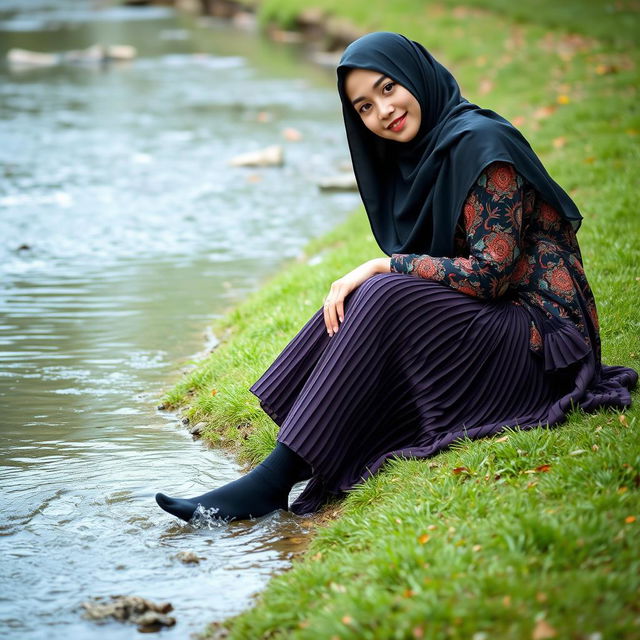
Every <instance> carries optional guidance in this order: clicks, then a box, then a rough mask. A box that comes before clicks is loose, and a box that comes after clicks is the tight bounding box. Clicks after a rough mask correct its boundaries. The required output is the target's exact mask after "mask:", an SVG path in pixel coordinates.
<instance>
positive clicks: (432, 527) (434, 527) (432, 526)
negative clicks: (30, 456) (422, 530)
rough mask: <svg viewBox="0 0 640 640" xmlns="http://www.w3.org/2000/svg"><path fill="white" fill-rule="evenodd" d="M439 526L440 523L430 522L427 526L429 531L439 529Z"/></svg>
mask: <svg viewBox="0 0 640 640" xmlns="http://www.w3.org/2000/svg"><path fill="white" fill-rule="evenodd" d="M437 528H438V525H437V524H430V525H429V526H428V527H427V529H428V530H429V531H433V530H434V529H437Z"/></svg>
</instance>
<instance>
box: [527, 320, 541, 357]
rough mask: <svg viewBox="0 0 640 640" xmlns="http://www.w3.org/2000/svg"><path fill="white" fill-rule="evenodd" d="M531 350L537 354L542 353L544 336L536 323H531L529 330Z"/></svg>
mask: <svg viewBox="0 0 640 640" xmlns="http://www.w3.org/2000/svg"><path fill="white" fill-rule="evenodd" d="M529 348H530V349H531V350H532V351H535V352H536V353H539V352H540V351H542V336H541V335H540V332H539V331H538V327H536V324H535V322H533V321H531V326H530V329H529Z"/></svg>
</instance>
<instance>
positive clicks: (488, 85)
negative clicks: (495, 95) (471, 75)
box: [478, 78, 493, 96]
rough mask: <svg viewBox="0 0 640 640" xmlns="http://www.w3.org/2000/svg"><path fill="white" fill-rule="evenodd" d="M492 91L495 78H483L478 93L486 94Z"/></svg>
mask: <svg viewBox="0 0 640 640" xmlns="http://www.w3.org/2000/svg"><path fill="white" fill-rule="evenodd" d="M491 91H493V80H489V79H488V78H483V79H482V80H480V85H479V86H478V93H479V94H480V95H481V96H486V95H487V93H491Z"/></svg>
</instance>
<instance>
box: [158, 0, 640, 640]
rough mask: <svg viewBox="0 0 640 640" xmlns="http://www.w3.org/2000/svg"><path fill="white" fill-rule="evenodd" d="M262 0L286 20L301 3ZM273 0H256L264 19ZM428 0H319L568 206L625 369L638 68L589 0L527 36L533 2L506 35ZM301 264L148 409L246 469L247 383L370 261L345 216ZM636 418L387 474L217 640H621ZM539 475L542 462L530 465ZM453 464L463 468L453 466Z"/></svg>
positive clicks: (538, 435)
mask: <svg viewBox="0 0 640 640" xmlns="http://www.w3.org/2000/svg"><path fill="white" fill-rule="evenodd" d="M278 1H279V3H280V7H282V5H283V4H285V6H286V7H288V10H289V11H290V12H293V11H294V10H295V9H296V8H302V7H303V5H304V3H303V2H302V1H301V0H278ZM332 1H333V0H318V2H317V4H318V5H321V6H322V5H325V6H331V5H330V3H331V2H332ZM274 2H275V0H273V1H272V0H265V2H264V5H263V11H264V15H274V12H273V8H272V7H273V4H274ZM446 4H448V3H445V4H443V5H438V6H430V7H429V8H424V4H423V3H417V0H405V1H404V2H399V3H388V4H387V5H384V4H382V3H377V2H375V1H374V0H369V1H368V2H364V1H358V2H353V3H350V4H347V3H346V2H342V3H340V4H338V3H337V2H333V6H334V7H338V8H339V11H340V15H342V16H345V17H347V18H350V19H352V20H354V21H356V22H358V23H359V24H363V25H364V26H367V27H370V26H373V27H377V28H380V27H383V28H385V29H389V30H395V31H400V32H403V33H405V34H406V35H408V36H410V37H413V38H414V39H416V40H419V41H421V42H423V43H424V44H426V45H427V46H428V48H430V49H431V50H432V51H433V52H434V53H435V54H436V55H437V56H438V57H439V58H440V59H441V60H442V61H443V62H444V63H445V64H447V65H448V66H449V67H450V68H452V70H453V71H454V73H455V75H456V77H457V78H458V79H459V81H460V83H461V85H462V87H463V93H464V94H465V95H466V96H467V97H468V98H469V99H470V100H473V101H476V102H478V103H480V104H482V105H483V106H487V107H490V108H494V109H495V110H497V111H498V112H500V113H501V114H503V115H505V116H506V117H507V118H509V119H511V120H512V121H514V122H516V123H517V124H518V126H519V127H520V128H521V129H522V130H523V132H524V133H525V135H526V136H527V137H528V138H529V139H530V140H531V142H532V144H533V146H534V148H535V149H536V151H537V152H538V153H539V154H540V155H541V156H542V158H543V160H544V162H545V165H546V166H547V167H548V169H549V171H550V173H551V174H552V175H553V176H554V177H555V178H556V179H557V180H558V181H559V182H560V184H562V185H563V186H564V187H565V188H567V189H568V190H569V192H570V193H571V195H572V196H573V197H574V199H575V200H576V202H577V203H578V205H579V206H580V208H581V210H582V212H583V214H584V215H585V222H584V225H583V228H582V230H581V232H580V241H581V246H582V249H583V254H584V258H585V263H586V269H587V273H588V275H589V277H590V281H591V284H592V286H593V289H594V292H595V294H596V298H597V301H598V305H599V310H600V316H601V324H602V337H603V351H604V360H605V362H610V363H616V364H627V365H631V366H634V367H635V368H636V369H638V368H640V362H639V361H640V345H639V343H638V338H637V336H638V335H639V333H640V312H639V310H638V304H637V302H638V299H639V295H638V294H639V293H640V269H639V265H640V259H639V258H640V255H639V253H640V249H639V247H640V237H639V236H640V234H639V232H638V222H637V217H636V209H637V205H636V194H637V166H638V160H639V158H638V156H639V153H638V132H639V130H640V116H639V112H638V107H637V104H636V101H637V88H636V87H637V86H638V73H637V66H638V62H639V60H638V55H637V53H636V52H635V50H634V48H633V47H632V46H631V45H630V44H625V38H626V37H628V30H627V31H625V29H627V27H624V26H623V25H622V23H621V26H620V29H615V28H612V26H611V24H612V23H611V20H609V21H608V22H607V20H604V19H603V20H602V21H600V22H599V23H598V24H595V23H590V22H589V21H585V20H584V17H581V16H582V14H581V10H582V9H583V8H584V6H588V7H590V8H591V9H593V7H595V6H596V5H595V3H586V5H585V4H584V3H579V2H571V3H568V4H569V5H571V6H572V7H573V9H574V12H573V14H572V15H574V16H575V18H576V19H575V23H574V22H568V23H567V24H568V26H569V27H570V28H571V29H575V30H581V31H582V32H583V34H584V33H586V34H587V35H581V36H576V35H573V36H571V35H567V34H566V33H564V32H563V31H559V30H551V31H550V30H549V28H548V26H541V25H549V24H553V23H554V21H555V20H556V19H557V16H558V11H556V10H554V8H553V4H552V3H549V4H546V3H540V4H539V5H536V7H538V8H537V9H536V11H535V12H534V13H529V14H527V16H528V17H529V18H530V19H531V21H530V22H528V23H524V24H523V23H517V24H516V22H515V20H514V18H517V17H518V16H514V15H513V14H512V15H511V16H510V17H505V14H504V13H500V12H499V11H498V12H496V13H490V12H487V11H478V10H475V9H465V10H461V9H457V10H451V9H448V8H447V6H446ZM474 4H479V3H476V2H474ZM480 4H483V5H485V6H489V7H493V8H498V9H500V7H501V6H502V4H501V2H500V0H487V1H486V2H483V3H480ZM555 4H558V5H559V4H560V3H555ZM566 4H567V3H565V5H566ZM418 5H419V6H420V7H422V8H421V9H420V10H419V11H418V10H417V9H416V6H418ZM626 5H629V3H626ZM626 5H624V6H626ZM563 6H564V5H563ZM629 6H631V5H629ZM371 7H377V10H375V11H374V10H371ZM591 9H590V10H591ZM514 11H515V10H514ZM371 16H375V21H374V20H373V19H372V18H371ZM520 17H521V16H520ZM636 23H637V21H636ZM625 24H626V22H625ZM607 25H608V26H607ZM614 25H615V23H614ZM590 34H596V35H599V36H601V37H603V38H604V39H603V40H600V41H597V40H594V39H593V38H592V37H591V35H590ZM607 36H610V37H607ZM306 255H307V256H309V257H312V256H316V257H317V258H318V259H317V260H314V261H312V263H311V264H307V263H306V262H305V261H301V262H299V263H297V264H293V265H291V267H290V268H288V269H287V270H285V271H284V272H283V273H281V274H279V275H278V276H276V277H275V278H273V279H272V280H271V281H270V282H268V283H267V284H266V285H265V287H264V288H263V289H262V290H261V291H259V292H257V293H256V294H255V295H253V296H252V297H251V298H250V299H248V300H247V301H246V302H245V303H244V304H242V305H240V306H239V307H238V308H237V309H236V310H234V311H233V312H232V313H230V314H229V315H228V316H226V317H225V318H223V319H222V320H221V321H220V322H219V323H218V326H217V327H215V329H216V332H217V333H218V335H221V336H224V337H225V338H226V340H227V341H226V342H225V344H223V345H222V346H220V347H219V348H218V349H216V351H215V352H214V353H213V355H212V357H211V358H209V359H208V360H207V361H206V362H204V363H203V364H201V365H200V366H199V367H198V368H197V369H196V370H195V371H194V372H193V373H191V374H190V375H189V376H187V377H185V378H184V379H183V380H182V381H181V382H180V383H179V385H178V386H177V387H176V389H174V390H173V391H172V392H171V393H170V394H169V396H168V398H167V399H168V400H169V401H170V402H171V403H173V404H176V405H177V404H181V403H184V402H188V403H189V405H190V407H191V408H190V410H189V411H190V414H191V417H192V419H194V420H205V421H207V422H208V424H209V427H208V428H207V431H206V437H207V438H208V439H209V440H210V441H212V442H215V443H217V444H221V445H224V446H230V447H233V448H234V449H235V450H236V451H237V452H238V454H239V456H240V458H241V459H243V460H245V461H247V462H249V463H255V462H256V461H258V460H260V459H261V458H263V457H264V456H265V455H266V454H267V453H268V451H269V450H270V449H271V447H272V446H273V443H274V439H275V434H276V431H277V427H276V426H275V425H274V424H273V423H272V422H271V421H270V420H269V419H268V418H267V417H266V415H265V414H264V413H263V412H262V411H261V410H260V409H259V407H258V405H257V400H256V399H255V398H254V397H253V396H252V395H251V394H250V393H249V392H248V390H247V389H248V387H249V386H250V384H251V383H252V382H254V381H255V380H256V379H257V378H258V377H259V376H260V374H261V373H262V372H263V371H264V370H265V369H266V367H267V366H268V365H269V364H270V362H271V361H272V360H273V358H274V357H275V356H276V355H277V354H278V353H279V351H280V350H281V349H282V347H284V345H285V344H286V343H287V342H288V341H289V339H290V338H291V337H292V336H293V335H294V334H295V332H296V331H297V330H298V329H299V328H300V327H301V326H302V324H304V322H306V320H307V319H308V318H309V316H310V315H311V313H312V312H314V311H315V310H316V309H317V308H318V307H319V306H320V305H321V302H322V299H323V297H324V295H325V293H326V291H327V290H328V287H329V284H330V282H331V281H332V280H333V279H334V278H336V277H339V276H340V275H342V274H343V273H344V272H346V271H347V270H349V269H350V268H352V267H353V266H355V265H357V264H359V263H360V262H362V261H364V260H366V259H368V258H371V257H375V256H378V255H382V254H381V253H380V251H379V249H378V248H377V246H376V245H375V243H374V241H373V240H372V238H371V234H370V232H369V230H368V227H367V224H366V218H365V216H364V215H362V213H358V214H357V215H355V216H354V217H352V218H350V219H349V220H348V221H347V222H346V223H345V224H344V225H342V226H341V227H340V228H338V229H336V230H334V231H333V232H332V233H331V234H328V235H327V236H326V237H324V238H320V239H318V240H315V241H314V242H312V243H311V244H310V245H309V247H308V248H307V251H306ZM320 258H321V260H320V261H319V259H320ZM636 398H637V395H636ZM637 407H638V403H637V401H636V404H635V406H634V408H633V409H632V410H630V411H628V412H627V413H626V416H625V417H623V418H621V417H619V416H617V415H614V414H606V413H600V414H596V415H594V416H584V415H581V414H575V415H574V416H572V418H571V420H570V421H569V423H568V424H566V425H563V427H562V428H560V429H556V430H547V429H537V430H534V431H530V432H517V431H515V432H513V433H511V434H510V435H509V436H508V438H507V439H506V440H505V439H502V438H494V439H492V440H484V441H477V442H473V443H470V442H466V443H460V446H457V447H455V448H454V449H452V450H450V451H448V452H445V453H443V454H441V455H439V456H437V457H436V458H434V459H433V461H432V462H431V463H427V462H424V461H422V462H416V461H397V462H394V463H393V464H390V465H388V467H387V469H386V470H385V471H384V472H383V473H381V474H379V475H378V476H377V477H375V478H373V479H371V480H370V481H369V482H367V483H366V484H364V485H363V486H362V487H359V488H358V489H356V490H355V491H354V492H352V493H351V494H350V496H349V497H348V498H347V499H346V500H345V501H344V502H343V503H342V504H341V505H340V507H339V509H338V512H339V513H340V517H339V518H338V519H337V520H336V521H335V522H334V523H332V524H330V525H328V526H326V527H323V528H322V529H320V531H319V532H318V535H317V536H316V537H315V538H314V540H313V541H312V543H311V547H310V549H309V551H308V552H307V554H306V555H305V557H304V558H303V559H302V560H301V561H298V562H296V563H295V566H294V568H293V570H291V571H289V572H287V573H286V574H284V575H282V576H280V577H277V578H275V579H273V580H272V582H271V583H270V585H269V587H268V588H267V590H266V591H265V592H264V593H263V594H262V596H261V597H260V599H259V603H258V605H257V606H256V607H255V608H254V609H253V610H251V611H249V612H247V613H245V614H243V615H241V616H239V617H238V618H236V619H234V620H233V621H230V627H231V631H232V637H234V638H247V639H249V638H251V639H254V638H261V637H279V636H280V635H283V636H284V637H300V638H319V637H320V638H325V637H326V638H331V637H332V636H335V637H337V638H385V639H386V638H421V637H424V638H443V637H452V638H471V637H474V636H473V634H475V633H480V634H481V633H482V632H486V635H485V636H484V637H486V638H492V639H493V638H530V637H537V638H542V637H563V638H564V637H567V638H588V637H591V636H590V635H589V634H593V633H597V632H599V633H602V634H603V637H604V638H607V639H608V638H631V637H640V606H638V604H637V602H638V601H639V600H640V599H639V597H638V596H639V594H640V591H639V589H640V577H639V576H640V572H639V571H638V569H639V564H640V563H639V560H638V553H637V540H638V527H639V526H640V497H639V492H640V444H639V442H638V437H637V428H638V415H639V414H640V412H639V411H638V408H637ZM542 465H550V468H549V470H548V471H543V470H539V471H536V469H537V468H539V467H541V466H542ZM459 467H465V468H466V469H467V470H466V471H462V472H460V473H453V469H455V468H459ZM542 468H543V469H544V468H545V467H542ZM633 518H636V520H633ZM634 540H635V542H634ZM553 630H556V632H557V634H558V635H557V636H553ZM545 633H546V635H545ZM535 634H537V635H535ZM482 637H483V636H482V635H478V636H477V638H478V640H480V639H481V638H482ZM593 637H594V638H595V637H597V636H593Z"/></svg>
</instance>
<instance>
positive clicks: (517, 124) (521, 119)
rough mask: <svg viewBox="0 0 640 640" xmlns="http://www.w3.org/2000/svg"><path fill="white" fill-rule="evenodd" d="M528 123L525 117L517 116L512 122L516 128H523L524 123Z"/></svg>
mask: <svg viewBox="0 0 640 640" xmlns="http://www.w3.org/2000/svg"><path fill="white" fill-rule="evenodd" d="M525 122H526V118H525V117H524V116H516V117H515V118H514V119H513V120H512V121H511V124H512V125H513V126H514V127H521V126H522V125H523V124H524V123H525Z"/></svg>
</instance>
